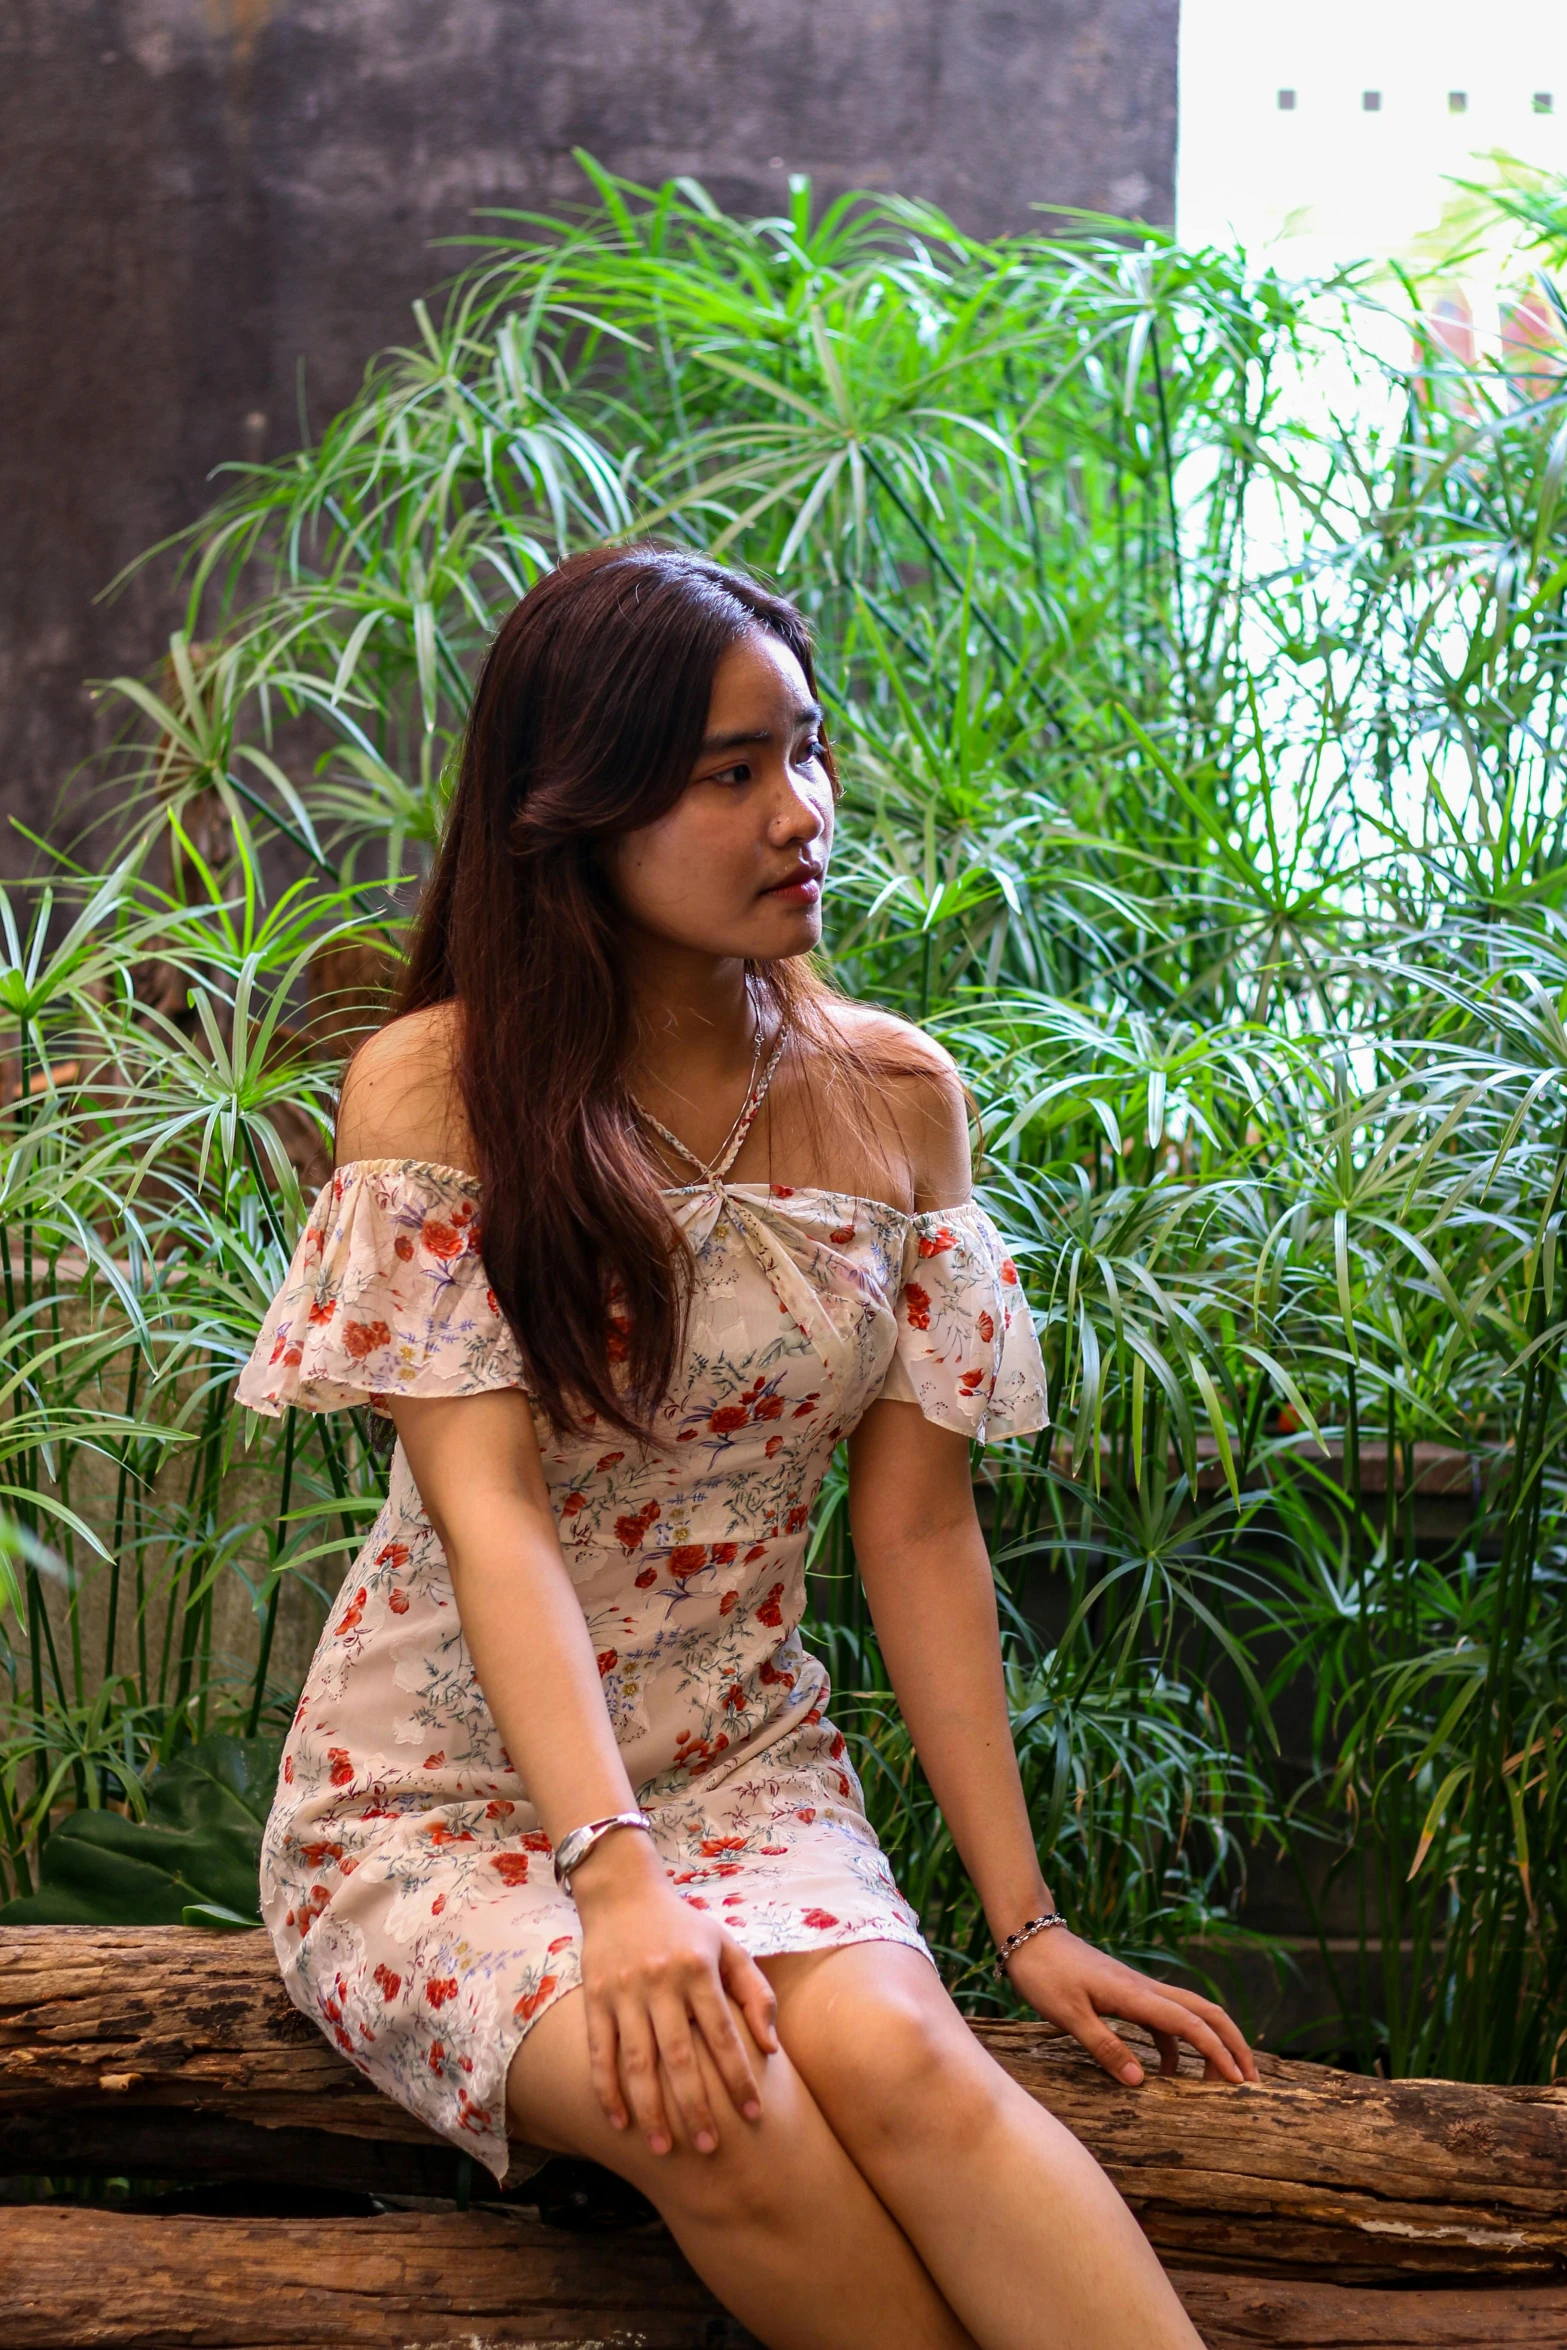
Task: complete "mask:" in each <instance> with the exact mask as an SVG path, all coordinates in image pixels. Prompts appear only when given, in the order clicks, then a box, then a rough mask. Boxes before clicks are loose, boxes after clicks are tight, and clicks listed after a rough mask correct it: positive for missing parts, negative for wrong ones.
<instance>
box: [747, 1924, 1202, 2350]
mask: <svg viewBox="0 0 1567 2350" xmlns="http://www.w3.org/2000/svg"><path fill="white" fill-rule="evenodd" d="M762 1965H763V1968H764V1970H765V1972H766V1974H767V1976H768V1978H769V1980H770V1981H771V1983H772V1985H773V1988H774V1989H775V1991H776V1992H777V1994H778V2036H779V2038H780V2039H781V2041H782V2042H783V2045H784V2048H785V2050H786V2051H787V2052H788V2054H789V2056H790V2057H791V2058H792V2059H793V2061H794V2064H795V2067H796V2069H797V2071H798V2072H800V2073H801V2074H802V2075H803V2077H804V2079H805V2081H806V2083H807V2085H808V2087H809V2088H810V2090H811V2092H812V2094H813V2095H814V2097H815V2099H816V2102H817V2104H818V2105H819V2106H820V2108H821V2110H822V2112H823V2113H824V2114H825V2116H826V2118H827V2121H828V2122H829V2124H830V2125H831V2128H832V2130H833V2133H834V2136H835V2137H836V2138H837V2139H838V2141H839V2143H840V2144H841V2145H842V2146H843V2147H845V2148H846V2150H847V2151H848V2153H849V2155H850V2156H851V2157H852V2159H853V2161H854V2164H855V2166H856V2168H857V2169H858V2170H859V2171H861V2172H862V2173H863V2174H864V2176H865V2177H866V2178H867V2179H868V2180H869V2181H870V2184H871V2185H872V2187H874V2188H875V2190H876V2193H877V2194H878V2195H879V2196H880V2198H881V2200H882V2202H883V2203H884V2204H885V2205H886V2207H887V2209H888V2210H889V2211H890V2212H891V2213H892V2215H893V2217H894V2219H896V2220H897V2221H898V2223H899V2224H900V2226H901V2227H902V2228H903V2229H904V2231H905V2232H906V2234H907V2235H908V2237H909V2240H910V2242H911V2243H912V2244H913V2246H914V2248H915V2250H916V2252H917V2253H918V2254H919V2256H920V2258H921V2260H922V2261H923V2262H924V2264H925V2267H926V2268H927V2270H928V2271H929V2273H930V2275H931V2276H932V2277H933V2278H934V2279H935V2281H936V2284H937V2286H938V2287H939V2288H940V2290H941V2292H942V2293H943V2294H944V2295H945V2297H946V2300H947V2301H948V2303H949V2304H950V2306H951V2307H952V2308H953V2309H954V2310H956V2311H957V2313H958V2315H959V2317H960V2318H961V2319H962V2321H963V2323H964V2324H965V2325H966V2326H967V2327H968V2328H969V2330H970V2332H971V2333H972V2335H973V2337H974V2339H975V2341H976V2342H978V2343H979V2344H981V2345H982V2350H1045V2346H1047V2345H1048V2350H1202V2346H1201V2341H1200V2338H1199V2336H1198V2335H1197V2333H1196V2332H1195V2330H1194V2328H1193V2326H1192V2324H1191V2321H1190V2320H1189V2318H1188V2317H1187V2316H1186V2314H1185V2312H1184V2311H1183V2309H1182V2308H1181V2305H1180V2303H1179V2301H1178V2300H1177V2299H1176V2297H1175V2293H1174V2290H1173V2288H1172V2287H1171V2285H1170V2283H1169V2280H1168V2278H1167V2277H1166V2276H1165V2274H1164V2272H1163V2270H1162V2269H1161V2268H1160V2266H1159V2263H1158V2260H1157V2259H1156V2258H1155V2256H1154V2253H1153V2251H1152V2249H1151V2247H1150V2246H1149V2243H1148V2240H1147V2238H1146V2237H1145V2236H1144V2235H1143V2232H1142V2230H1141V2229H1140V2228H1139V2227H1138V2225H1137V2222H1136V2221H1135V2220H1134V2219H1133V2217H1132V2215H1131V2213H1130V2212H1129V2211H1128V2210H1127V2208H1126V2205H1125V2204H1124V2203H1123V2202H1122V2200H1121V2198H1120V2196H1119V2195H1118V2194H1117V2193H1116V2191H1115V2189H1114V2188H1113V2187H1112V2186H1111V2184H1110V2181H1109V2180H1108V2179H1107V2178H1106V2176H1105V2174H1104V2172H1103V2171H1102V2170H1101V2169H1100V2167H1099V2165H1098V2164H1097V2163H1096V2162H1095V2161H1094V2159H1093V2157H1092V2155H1090V2154H1089V2153H1088V2152H1087V2151H1086V2150H1085V2149H1084V2148H1083V2147H1081V2146H1080V2145H1079V2144H1078V2143H1077V2140H1076V2139H1075V2138H1074V2137H1073V2136H1072V2135H1071V2133H1070V2131H1068V2130H1065V2129H1063V2128H1062V2126H1061V2124H1060V2123H1059V2122H1057V2121H1056V2120H1055V2119H1054V2118H1053V2117H1052V2116H1051V2115H1050V2114H1048V2113H1046V2112H1045V2111H1044V2109H1043V2108H1042V2107H1041V2106H1038V2105H1036V2104H1035V2102H1034V2100H1033V2099H1032V2098H1031V2097H1030V2096H1029V2095H1028V2094H1027V2092H1026V2091H1025V2090H1023V2089H1020V2088H1019V2087H1018V2086H1017V2084H1016V2082H1015V2081H1012V2080H1009V2079H1008V2077H1007V2075H1006V2074H1005V2073H1004V2072H1003V2071H1002V2070H1001V2067H1000V2066H999V2065H998V2064H996V2063H995V2062H994V2061H993V2060H992V2059H991V2058H990V2057H989V2056H987V2055H986V2053H985V2051H984V2050H983V2049H982V2048H981V2047H980V2045H979V2043H978V2041H977V2040H976V2039H975V2038H974V2035H973V2034H972V2032H970V2030H969V2028H968V2026H967V2024H965V2022H964V2021H963V2018H962V2017H961V2016H960V2015H959V2013H958V2011H957V2009H956V2008H955V2007H954V2006H953V2004H952V2002H951V2000H950V1999H949V1998H948V1997H947V1994H946V1992H945V1991H944V1990H943V1988H942V1986H941V1982H940V1980H939V1978H938V1977H937V1975H936V1972H935V1970H934V1968H933V1967H931V1966H930V1965H929V1963H928V1962H927V1961H926V1960H925V1959H923V1958H922V1957H921V1956H920V1954H919V1953H918V1951H914V1950H907V1949H904V1948H902V1947H900V1946H899V1945H898V1944H896V1943H890V1942H870V1943H858V1944H852V1945H850V1946H849V1947H847V1948H843V1949H838V1950H824V1951H822V1952H820V1953H812V1954H810V1955H809V1956H805V1955H801V1956H798V1957H787V1958H770V1959H764V1960H763V1961H762ZM1133 2093H1134V2092H1128V2094H1133ZM852 2338H853V2337H852V2336H851V2335H848V2334H845V2335H843V2337H842V2339H843V2340H845V2341H848V2340H851V2339H852Z"/></svg>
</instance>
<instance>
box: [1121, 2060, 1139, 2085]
mask: <svg viewBox="0 0 1567 2350" xmlns="http://www.w3.org/2000/svg"><path fill="white" fill-rule="evenodd" d="M1142 2077H1143V2068H1142V2066H1141V2065H1140V2064H1123V2065H1122V2067H1121V2078H1122V2080H1123V2081H1125V2082H1126V2084H1127V2085H1128V2087H1129V2088H1133V2089H1135V2088H1136V2086H1137V2084H1138V2082H1139V2081H1140V2080H1141V2079H1142Z"/></svg>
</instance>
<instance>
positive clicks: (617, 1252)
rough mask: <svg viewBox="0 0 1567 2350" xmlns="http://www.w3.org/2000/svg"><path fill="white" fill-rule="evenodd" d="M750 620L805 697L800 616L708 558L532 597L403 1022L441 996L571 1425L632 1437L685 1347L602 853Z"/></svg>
mask: <svg viewBox="0 0 1567 2350" xmlns="http://www.w3.org/2000/svg"><path fill="white" fill-rule="evenodd" d="M751 629H765V630H766V631H767V632H768V633H769V634H770V635H772V636H775V637H777V638H778V639H779V640H780V642H781V643H783V644H785V645H787V647H788V649H789V651H790V652H791V653H792V654H793V655H794V657H795V659H796V660H797V661H798V662H799V664H800V667H801V669H802V670H803V671H804V673H805V677H806V682H807V684H808V685H809V686H810V689H811V692H812V694H813V695H814V694H815V691H816V682H815V673H814V669H813V666H812V660H811V639H810V631H809V629H808V628H807V626H806V623H805V621H804V619H803V618H802V616H801V615H800V613H799V612H797V611H796V609H795V607H794V606H793V605H792V604H790V603H787V602H786V601H785V600H784V599H783V598H782V597H781V596H775V595H772V594H770V593H769V592H768V591H767V590H766V589H765V588H762V587H760V586H758V585H757V583H756V582H755V581H754V580H750V579H747V578H746V577H745V576H744V574H743V573H740V572H734V571H728V570H725V569H724V568H723V567H722V566H721V565H719V564H717V563H713V562H710V561H708V560H707V559H706V558H705V557H703V556H700V555H692V554H687V553H685V552H683V551H681V550H679V549H675V548H671V547H665V546H661V545H658V544H656V543H653V542H643V543H640V544H634V545H630V546H618V547H600V548H595V549H593V550H592V551H591V552H589V553H587V554H582V555H574V556H572V557H571V558H570V559H569V560H568V561H567V562H564V563H562V564H561V565H560V567H559V569H558V570H555V571H552V572H550V573H549V574H547V576H546V577H544V578H543V579H541V580H540V581H539V582H538V583H537V585H536V586H534V587H532V588H530V589H529V591H528V593H527V594H526V595H525V596H524V597H523V599H522V601H521V603H520V604H518V605H517V607H516V609H515V610H514V611H513V612H512V613H511V615H510V617H509V618H508V619H507V620H506V621H505V622H504V624H503V625H502V627H501V630H500V632H499V634H498V635H497V637H496V639H495V642H494V644H493V645H492V646H491V647H490V651H489V654H488V656H487V658H486V660H485V662H484V666H483V668H482V670H481V671H480V674H479V682H478V687H477V690H476V692H475V695H474V702H473V710H472V714H471V716H470V718H469V722H468V731H467V736H466V740H465V743H464V747H463V755H462V764H461V769H460V772H459V777H458V783H457V789H456V793H455V795H454V797H453V801H452V808H451V816H450V820H449V823H448V826H447V830H446V837H445V840H444V842H443V844H442V847H441V851H440V855H439V858H438V860H437V862H436V866H435V870H434V872H433V874H432V876H431V878H430V882H429V885H428V887H427V889H426V891H425V895H424V900H423V904H422V906H421V908H420V912H419V918H418V923H417V926H416V929H415V933H414V938H413V942H412V949H411V953H410V958H409V966H408V974H407V979H406V982H405V985H404V988H403V992H402V1000H401V1003H400V1004H399V1007H398V1009H399V1010H400V1011H402V1012H411V1011H420V1010H423V1009H425V1008H427V1007H428V1006H431V1005H434V1004H441V1003H447V1002H452V1001H455V1003H456V1005H457V1008H458V1018H457V1021H456V1023H455V1027H456V1036H455V1039H454V1043H455V1067H454V1075H455V1078H456V1082H457V1086H458V1090H459V1092H460V1094H461V1097H462V1102H463V1106H464V1109H465V1110H466V1113H467V1118H468V1125H469V1128H470V1130H471V1132H472V1134H473V1138H474V1142H475V1146H476V1149H477V1152H478V1157H479V1162H480V1163H479V1165H478V1167H477V1168H476V1169H475V1170H474V1171H475V1172H476V1173H477V1174H478V1175H479V1176H480V1177H481V1178H482V1180H483V1184H484V1206H483V1227H484V1230H483V1248H484V1261H485V1268H486V1270H487V1272H488V1274H489V1278H490V1285H491V1287H492V1288H493V1290H494V1292H495V1296H496V1299H497V1301H498V1303H499V1305H500V1308H501V1311H502V1312H503V1313H504V1315H505V1316H506V1319H507V1321H508V1322H509V1323H510V1324H511V1327H512V1329H513V1330H514V1331H515V1333H516V1336H517V1341H518V1344H519V1346H520V1348H521V1350H522V1355H523V1361H524V1366H525V1369H526V1372H527V1376H528V1380H529V1383H530V1385H531V1387H532V1388H533V1390H534V1392H535V1394H536V1395H537V1397H538V1399H539V1401H540V1403H541V1404H542V1405H543V1407H544V1409H545V1411H546V1412H547V1413H548V1415H549V1417H550V1418H551V1420H552V1421H554V1422H555V1424H556V1425H557V1426H558V1427H561V1428H563V1429H564V1428H572V1427H580V1425H581V1421H582V1415H583V1413H584V1411H589V1412H592V1413H594V1414H596V1415H597V1416H598V1417H599V1418H600V1419H602V1420H604V1421H606V1422H608V1423H609V1424H610V1425H612V1426H614V1427H616V1428H619V1429H621V1430H623V1431H625V1432H626V1433H627V1434H629V1435H634V1436H640V1435H644V1434H646V1432H647V1430H648V1426H649V1422H650V1420H651V1416H652V1413H653V1410H654V1408H655V1406H656V1405H657V1403H658V1402H659V1401H660V1399H661V1398H662V1396H663V1395H664V1393H665V1392H666V1390H667V1389H668V1387H669V1385H670V1383H671V1380H672V1377H673V1374H674V1368H675V1364H676V1360H677V1357H678V1352H679V1346H680V1337H681V1324H682V1318H683V1313H684V1306H685V1297H686V1294H687V1288H686V1274H687V1269H688V1266H689V1253H688V1251H687V1250H686V1248H685V1244H684V1242H683V1240H682V1239H681V1237H680V1234H679V1232H678V1230H677V1228H676V1227H675V1225H674V1223H673V1221H672V1219H671V1217H670V1215H669V1212H668V1210H667V1208H666V1206H665V1204H664V1201H663V1199H662V1197H661V1191H660V1177H659V1171H658V1169H657V1168H656V1166H655V1165H654V1164H653V1162H652V1161H651V1159H650V1157H649V1155H648V1152H647V1149H646V1147H645V1146H644V1145H643V1143H642V1142H641V1141H640V1140H639V1137H638V1132H637V1123H636V1116H635V1112H634V1109H633V1107H632V1103H631V1098H630V1093H629V1090H628V1085H627V1077H626V1067H627V1060H628V1047H629V1041H630V1031H631V997H630V992H629V989H628V986H627V982H626V977H625V973H624V970H623V967H622V961H621V955H620V947H619V928H620V925H619V919H618V916H617V909H616V905H615V901H614V898H613V896H612V894H611V892H610V889H609V886H608V884H607V881H606V879H605V876H604V870H603V864H602V857H601V852H602V849H603V846H604V844H605V843H606V842H608V841H610V840H612V839H614V838H615V837H616V835H618V834H621V833H625V832H629V831H632V830H634V829H635V828H637V827H638V826H641V825H645V824H651V823H653V822H654V821H656V819H657V818H659V817H660V816H662V815H664V814H666V813H667V811H668V810H669V809H670V808H672V807H673V806H674V804H675V802H676V801H677V800H678V799H679V797H680V795H681V793H682V792H683V791H684V789H685V787H686V784H687V783H688V781H689V779H690V775H691V770H692V767H693V765H694V764H695V762H696V759H697V757H698V754H699V752H700V749H701V744H702V737H703V733H704V730H705V727H706V723H707V713H708V706H709V703H710V701H711V698H712V685H713V675H714V672H715V670H716V669H717V667H718V664H719V662H720V660H721V659H722V657H723V655H724V654H725V652H726V651H727V650H728V649H729V647H730V646H731V645H732V644H734V643H735V641H736V639H737V638H739V637H741V636H743V635H744V634H745V633H746V632H747V631H748V630H751ZM829 772H831V769H829ZM833 782H834V789H835V790H836V788H837V778H836V775H835V774H834V776H833ZM753 976H754V980H755V984H756V986H757V989H758V991H759V993H760V996H761V1000H762V1002H763V1004H764V1005H766V1006H767V1007H768V1008H770V1009H771V1010H772V1011H773V1012H774V1013H775V1014H777V1015H779V1016H787V1017H788V1018H789V1019H790V1021H791V1024H792V1025H793V1026H795V1027H796V1028H799V1027H802V1026H804V1027H807V1028H816V1029H820V1028H823V1027H824V1026H825V1023H824V1022H822V1021H821V1018H820V1013H819V1010H818V1009H817V1005H816V1004H814V1003H813V1001H812V999H813V998H817V999H819V998H821V997H823V996H824V995H825V993H826V991H825V989H824V988H823V987H822V985H821V982H820V981H819V980H817V979H816V978H815V976H814V974H813V973H812V972H811V971H810V970H809V969H808V968H802V967H801V965H800V964H799V963H794V962H776V963H764V964H758V965H757V966H755V968H754V974H753ZM813 1011H817V1017H816V1018H815V1019H813V1018H812V1017H811V1015H812V1012H813Z"/></svg>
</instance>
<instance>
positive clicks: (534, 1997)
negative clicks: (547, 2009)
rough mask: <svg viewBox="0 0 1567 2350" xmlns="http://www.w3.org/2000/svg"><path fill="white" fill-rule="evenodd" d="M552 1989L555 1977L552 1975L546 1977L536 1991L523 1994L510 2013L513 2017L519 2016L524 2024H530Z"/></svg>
mask: <svg viewBox="0 0 1567 2350" xmlns="http://www.w3.org/2000/svg"><path fill="white" fill-rule="evenodd" d="M554 1988H555V1977H554V1976H553V1975H546V1976H545V1977H544V1978H543V1980H542V1981H541V1982H540V1984H539V1986H538V1988H537V1990H534V1991H528V1992H525V1993H524V1995H523V1996H522V1998H521V1999H519V2000H518V2002H517V2005H516V2007H515V2008H514V2009H513V2011H512V2012H513V2013H514V2014H515V2015H519V2016H520V2017H521V2018H522V2020H523V2022H524V2023H525V2024H526V2023H531V2022H532V2020H533V2018H534V2017H535V2016H536V2015H537V2014H538V2012H539V2009H540V2008H541V2007H542V2006H543V2005H544V2002H545V2001H546V2000H547V1999H548V1997H549V1995H550V1993H551V1992H552V1991H553V1990H554Z"/></svg>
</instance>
